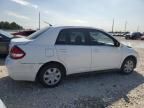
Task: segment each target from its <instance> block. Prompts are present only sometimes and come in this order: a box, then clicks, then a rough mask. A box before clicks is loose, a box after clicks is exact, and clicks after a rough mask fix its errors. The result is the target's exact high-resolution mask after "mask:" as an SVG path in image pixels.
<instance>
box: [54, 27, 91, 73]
mask: <svg viewBox="0 0 144 108" xmlns="http://www.w3.org/2000/svg"><path fill="white" fill-rule="evenodd" d="M87 38H88V36H87V33H86V32H85V29H76V28H75V29H63V30H61V31H60V33H59V36H58V38H57V41H56V45H55V46H56V50H57V54H58V58H59V59H60V60H61V61H63V62H64V63H65V65H66V66H67V69H68V72H69V73H68V74H71V73H77V72H87V71H89V70H90V65H91V47H90V46H89V45H88V39H87Z"/></svg>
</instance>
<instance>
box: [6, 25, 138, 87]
mask: <svg viewBox="0 0 144 108" xmlns="http://www.w3.org/2000/svg"><path fill="white" fill-rule="evenodd" d="M137 59H138V54H137V52H136V51H135V50H133V49H132V48H131V47H128V46H125V45H123V44H121V43H119V42H118V41H117V40H116V39H115V38H113V37H112V36H111V35H110V34H108V33H106V32H104V31H103V30H99V29H96V28H91V27H76V26H60V27H49V28H45V29H42V30H39V31H38V32H36V33H34V34H32V35H30V36H29V37H28V38H19V39H13V40H12V41H11V44H10V53H9V56H8V57H7V59H6V67H7V69H8V72H9V75H10V77H11V78H12V79H14V80H25V81H35V80H38V81H39V82H40V83H41V84H43V85H44V86H46V87H54V86H57V85H58V84H59V83H60V82H61V81H62V79H63V78H64V77H65V76H66V75H69V74H74V73H80V72H88V71H100V70H109V69H119V70H121V72H122V73H124V74H130V73H132V72H133V70H134V68H135V67H136V64H137Z"/></svg>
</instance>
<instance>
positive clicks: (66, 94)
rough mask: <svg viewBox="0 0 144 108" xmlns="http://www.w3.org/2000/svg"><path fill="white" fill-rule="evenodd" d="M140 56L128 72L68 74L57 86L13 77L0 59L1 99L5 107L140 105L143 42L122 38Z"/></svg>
mask: <svg viewBox="0 0 144 108" xmlns="http://www.w3.org/2000/svg"><path fill="white" fill-rule="evenodd" d="M118 39H119V40H120V41H121V42H122V43H124V44H128V45H130V46H132V47H133V48H134V49H135V50H137V51H138V53H139V55H140V61H139V66H138V67H137V68H136V69H135V72H134V73H133V74H131V75H121V74H119V73H117V72H106V73H91V74H86V75H77V76H69V77H68V78H67V79H65V81H64V82H63V83H62V84H60V85H59V86H58V87H56V88H43V87H42V86H41V85H39V84H37V83H31V82H19V81H14V80H12V79H11V78H10V77H9V76H8V74H7V71H6V69H5V66H4V60H0V98H1V99H2V100H3V102H4V103H5V105H6V106H7V107H8V108H143V107H144V41H140V40H125V39H123V38H118Z"/></svg>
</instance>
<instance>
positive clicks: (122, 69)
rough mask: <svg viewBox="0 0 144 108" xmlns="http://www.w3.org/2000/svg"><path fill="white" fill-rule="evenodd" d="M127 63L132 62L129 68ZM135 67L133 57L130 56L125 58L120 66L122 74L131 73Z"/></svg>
mask: <svg viewBox="0 0 144 108" xmlns="http://www.w3.org/2000/svg"><path fill="white" fill-rule="evenodd" d="M128 64H132V65H129V68H128ZM135 67H136V61H135V59H133V58H131V57H130V58H127V59H125V60H124V62H123V64H122V66H121V72H122V73H123V74H131V73H132V72H133V71H134V68H135Z"/></svg>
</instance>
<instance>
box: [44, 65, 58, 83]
mask: <svg viewBox="0 0 144 108" xmlns="http://www.w3.org/2000/svg"><path fill="white" fill-rule="evenodd" d="M60 79H61V72H60V70H59V69H58V68H49V69H47V70H46V71H45V73H44V77H43V80H44V81H45V83H46V84H48V85H54V84H56V83H58V82H59V81H60Z"/></svg>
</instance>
